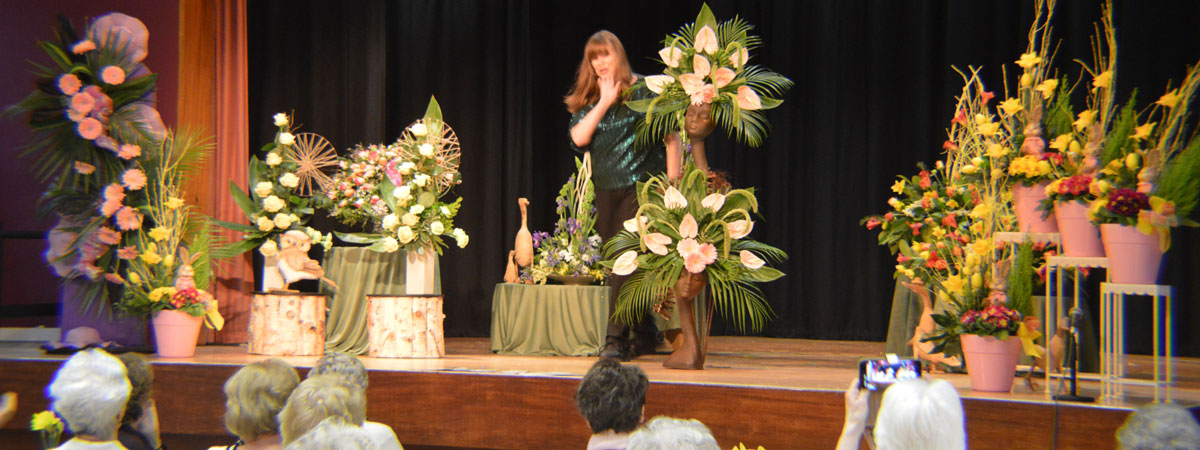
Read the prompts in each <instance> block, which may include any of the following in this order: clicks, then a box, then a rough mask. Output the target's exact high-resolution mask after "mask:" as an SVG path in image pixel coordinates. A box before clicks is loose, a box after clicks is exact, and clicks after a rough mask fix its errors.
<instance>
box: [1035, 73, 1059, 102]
mask: <svg viewBox="0 0 1200 450" xmlns="http://www.w3.org/2000/svg"><path fill="white" fill-rule="evenodd" d="M1034 89H1035V90H1036V91H1038V92H1041V93H1042V98H1045V99H1046V100H1050V97H1053V96H1054V90H1055V89H1058V80H1056V79H1053V78H1051V79H1049V80H1046V81H1043V82H1042V84H1039V85H1038V86H1037V87H1036V88H1034Z"/></svg>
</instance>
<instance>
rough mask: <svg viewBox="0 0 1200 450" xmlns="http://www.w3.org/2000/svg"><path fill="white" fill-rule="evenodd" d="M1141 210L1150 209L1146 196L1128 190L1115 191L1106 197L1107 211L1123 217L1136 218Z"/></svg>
mask: <svg viewBox="0 0 1200 450" xmlns="http://www.w3.org/2000/svg"><path fill="white" fill-rule="evenodd" d="M1143 209H1150V199H1149V198H1147V197H1146V194H1143V193H1141V192H1138V191H1135V190H1133V189H1129V188H1121V189H1115V190H1113V192H1112V193H1111V194H1109V195H1108V210H1109V211H1112V213H1113V214H1117V215H1120V216H1125V217H1133V216H1137V215H1138V212H1140V211H1141V210H1143Z"/></svg>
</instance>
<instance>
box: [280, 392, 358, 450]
mask: <svg viewBox="0 0 1200 450" xmlns="http://www.w3.org/2000/svg"><path fill="white" fill-rule="evenodd" d="M366 409H367V399H366V397H365V396H363V392H362V389H359V388H358V387H357V386H351V385H349V384H347V383H346V382H345V381H343V380H342V379H341V378H339V377H335V376H332V375H318V376H315V377H310V378H308V379H306V380H304V381H303V382H301V383H300V385H299V386H297V387H296V390H294V391H292V396H291V397H288V401H287V404H286V405H284V407H283V411H280V412H279V433H280V435H282V436H283V445H284V446H289V445H291V444H292V443H293V442H296V441H297V440H298V439H300V437H301V436H303V435H304V433H307V432H308V431H309V430H311V429H313V428H316V426H317V425H318V424H320V423H321V422H322V421H324V420H325V419H328V418H330V417H338V418H340V419H341V420H342V421H343V422H345V423H346V424H347V425H352V426H355V427H362V424H363V420H364V418H365V416H366Z"/></svg>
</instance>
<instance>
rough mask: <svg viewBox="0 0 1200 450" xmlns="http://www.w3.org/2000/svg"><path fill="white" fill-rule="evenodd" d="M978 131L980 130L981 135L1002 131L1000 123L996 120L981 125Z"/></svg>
mask: <svg viewBox="0 0 1200 450" xmlns="http://www.w3.org/2000/svg"><path fill="white" fill-rule="evenodd" d="M977 131H979V134H980V135H981V136H991V135H994V134H996V133H998V132H1000V124H999V123H996V122H988V123H985V124H982V125H979V128H978V129H977Z"/></svg>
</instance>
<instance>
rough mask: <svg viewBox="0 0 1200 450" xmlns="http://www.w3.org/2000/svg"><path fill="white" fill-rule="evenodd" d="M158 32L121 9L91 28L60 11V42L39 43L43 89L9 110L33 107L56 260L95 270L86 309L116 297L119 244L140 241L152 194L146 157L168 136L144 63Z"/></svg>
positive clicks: (66, 271)
mask: <svg viewBox="0 0 1200 450" xmlns="http://www.w3.org/2000/svg"><path fill="white" fill-rule="evenodd" d="M147 38H148V33H147V31H146V27H145V25H144V24H142V22H141V21H139V20H137V19H135V18H133V17H130V16H127V15H124V14H120V13H109V14H106V15H103V16H100V17H98V18H96V19H94V20H92V21H91V22H90V23H89V24H88V27H87V28H86V30H85V31H84V33H83V35H80V34H79V32H78V31H76V29H75V27H74V26H73V25H72V24H71V23H70V22H69V21H68V20H67V19H65V18H63V17H61V16H60V17H59V23H58V28H57V31H56V38H55V40H54V41H43V42H39V45H40V46H41V48H42V49H43V50H44V51H45V52H46V54H47V56H49V58H50V60H51V63H50V64H47V65H41V64H35V65H34V66H35V67H36V71H35V73H36V75H37V77H38V82H37V85H38V88H37V89H36V90H35V91H34V92H33V93H32V94H30V95H29V96H28V97H26V98H25V99H24V100H22V101H21V102H19V103H17V104H16V105H13V106H12V107H11V108H9V109H8V111H7V113H9V114H23V115H25V116H26V117H27V122H28V123H29V125H30V127H32V128H33V134H34V137H33V140H32V141H31V143H30V144H29V146H28V147H27V148H26V149H25V151H24V152H23V153H22V156H33V157H35V161H34V167H33V170H34V173H35V174H36V176H37V177H38V179H39V180H41V181H44V182H47V183H48V186H47V189H46V193H45V195H43V197H42V200H41V202H40V204H39V214H42V215H48V214H51V213H53V214H57V215H58V216H59V217H60V221H59V224H58V225H57V226H56V227H55V229H54V230H52V231H51V233H50V239H49V241H50V248H49V249H48V250H47V252H46V259H47V262H49V263H50V265H51V267H52V268H53V269H54V271H55V273H56V274H58V275H59V276H61V277H65V278H76V277H81V276H82V277H86V279H87V280H88V281H89V282H90V285H89V286H88V287H87V288H86V290H85V295H84V298H83V299H82V301H81V307H82V308H83V309H84V310H92V309H93V308H95V307H98V306H100V305H101V304H106V303H107V302H108V300H109V290H108V289H107V288H106V287H105V285H104V283H105V281H108V282H110V283H119V279H120V277H119V276H118V275H117V272H119V267H120V266H121V264H122V260H121V259H120V258H119V257H118V253H119V252H118V249H119V248H126V247H128V246H130V245H132V244H133V243H134V240H135V239H136V238H134V237H133V236H136V235H137V233H139V232H140V231H141V229H142V226H143V215H144V211H143V208H142V206H143V205H144V204H145V202H146V199H147V194H146V190H145V189H143V188H144V187H145V186H146V180H147V173H146V171H145V168H144V167H143V165H145V164H151V163H152V162H151V161H152V160H153V159H154V158H156V157H157V155H153V154H144V153H149V152H144V151H143V149H148V148H154V147H156V146H157V145H158V142H159V141H161V140H162V139H163V135H164V127H163V123H162V119H161V118H160V117H159V114H158V111H156V110H155V109H154V105H153V95H152V94H153V92H154V87H155V82H156V79H157V76H156V75H154V74H152V73H150V72H149V70H147V69H146V67H145V66H144V65H142V63H141V62H142V61H143V60H144V59H145V57H146V43H147Z"/></svg>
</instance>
